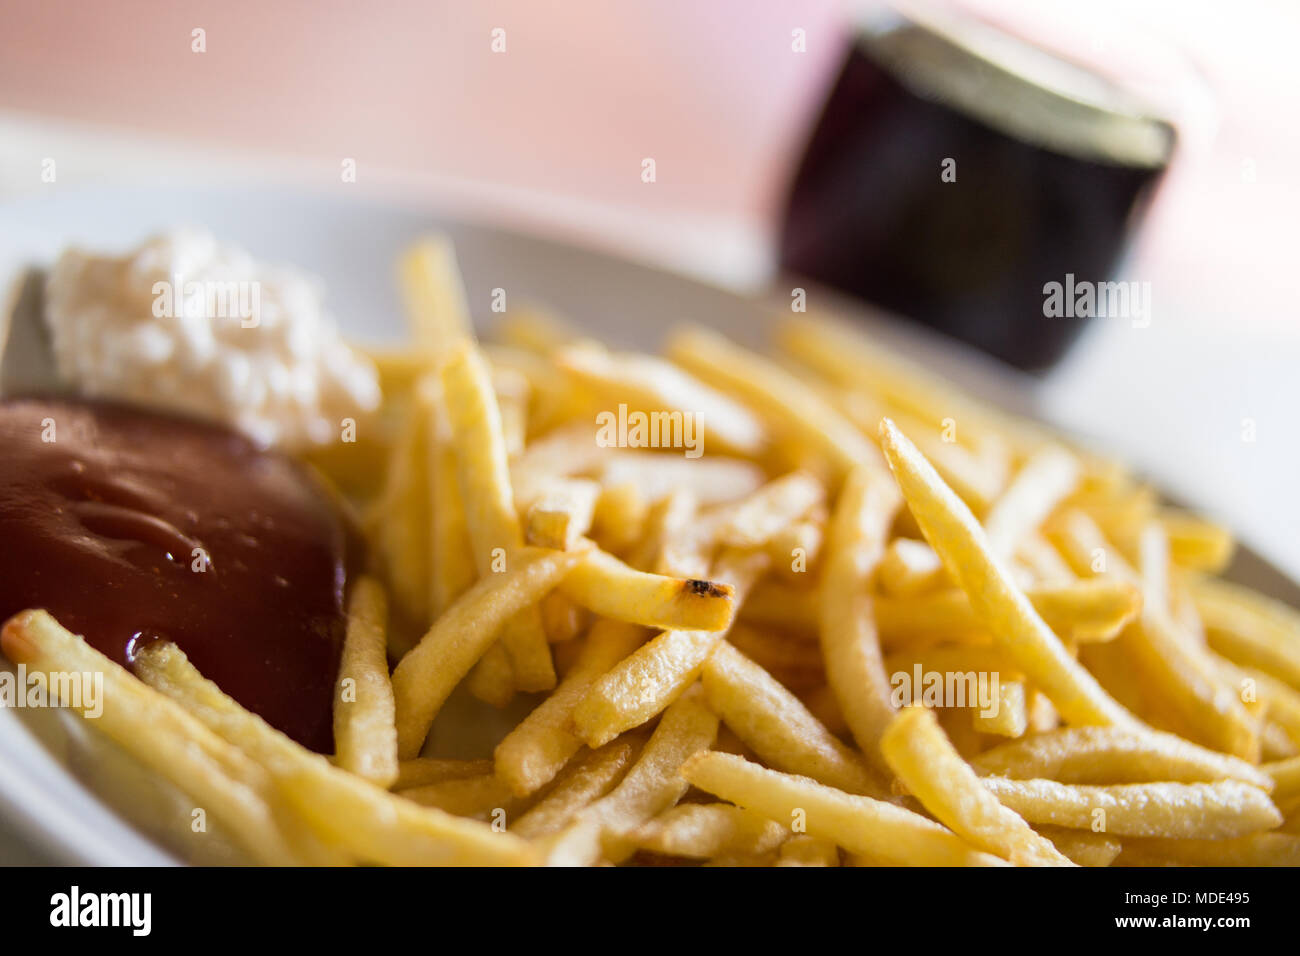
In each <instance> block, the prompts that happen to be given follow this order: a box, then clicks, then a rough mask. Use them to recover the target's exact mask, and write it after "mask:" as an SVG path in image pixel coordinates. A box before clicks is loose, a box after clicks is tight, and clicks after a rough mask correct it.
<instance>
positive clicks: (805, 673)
mask: <svg viewBox="0 0 1300 956" xmlns="http://www.w3.org/2000/svg"><path fill="white" fill-rule="evenodd" d="M727 641H728V642H729V643H730V644H731V646H732V647H734V648H736V650H738V651H740V652H741V653H742V654H744V655H745V656H746V657H748V658H749V659H750V660H752V661H754V663H756V664H758V665H759V666H760V667H762V668H763V669H764V670H765V671H768V672H769V673H771V674H772V675H773V676H775V677H777V678H779V679H780V680H781V683H783V684H785V685H786V686H787V687H789V686H791V685H790V682H791V681H794V683H795V684H796V685H797V686H798V687H799V688H804V687H811V686H816V685H820V684H824V683H826V669H825V667H823V666H822V657H821V654H819V653H818V650H817V648H816V647H815V646H813V645H812V644H810V643H809V642H808V641H804V640H801V639H797V638H791V637H790V636H788V635H786V634H781V633H779V632H777V631H766V630H760V629H758V628H755V627H751V626H750V625H748V624H733V625H732V627H731V630H729V631H728V632H727Z"/></svg>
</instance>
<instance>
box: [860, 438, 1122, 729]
mask: <svg viewBox="0 0 1300 956" xmlns="http://www.w3.org/2000/svg"><path fill="white" fill-rule="evenodd" d="M881 446H882V448H883V449H884V451H885V457H886V458H887V459H888V461H889V466H890V468H891V469H892V470H893V472H894V476H895V478H897V479H898V483H899V486H900V487H901V488H902V491H903V495H904V497H905V498H906V499H907V501H908V504H909V505H910V506H911V508H912V513H913V514H914V515H916V520H917V522H918V523H919V524H920V525H921V529H922V531H923V532H924V533H925V536H926V540H928V541H929V542H930V546H931V547H932V548H934V550H935V551H936V552H937V553H938V555H939V556H940V557H941V558H942V559H943V562H944V566H945V567H947V569H948V573H949V574H950V575H952V577H953V578H954V579H955V580H956V581H957V582H958V583H959V584H960V585H961V588H962V590H964V591H965V592H966V596H967V598H969V599H970V603H971V607H972V608H973V609H974V611H975V615H976V617H977V618H978V619H979V620H980V621H981V622H982V623H983V624H984V625H985V626H986V627H987V628H988V629H989V631H991V632H992V633H993V635H994V637H995V639H996V640H997V641H998V643H999V644H1000V645H1001V646H1003V647H1004V648H1005V649H1006V651H1007V653H1008V655H1009V656H1011V658H1012V659H1013V660H1014V661H1015V662H1016V663H1017V665H1018V666H1019V667H1020V668H1021V669H1022V670H1023V671H1024V673H1025V674H1026V675H1027V676H1028V677H1029V678H1030V679H1032V680H1033V681H1034V683H1035V684H1037V685H1038V686H1039V687H1040V688H1042V690H1043V691H1044V692H1045V693H1046V694H1047V695H1048V697H1050V698H1051V700H1052V703H1053V704H1055V705H1056V709H1057V710H1059V711H1060V712H1061V715H1062V716H1063V717H1065V718H1066V719H1067V720H1069V721H1072V722H1075V723H1080V724H1101V725H1115V726H1121V727H1132V726H1134V725H1135V719H1134V718H1133V716H1132V715H1131V714H1130V713H1128V712H1127V711H1126V710H1124V708H1123V707H1121V706H1120V705H1119V704H1118V703H1116V702H1115V701H1114V700H1113V699H1112V698H1111V697H1110V695H1108V694H1107V693H1106V692H1105V691H1104V690H1102V688H1101V685H1100V684H1098V683H1097V681H1096V679H1095V678H1094V677H1093V676H1092V675H1091V674H1089V673H1088V672H1087V671H1086V670H1084V669H1083V668H1082V667H1080V666H1079V664H1078V663H1077V662H1076V661H1074V659H1073V658H1071V657H1070V656H1069V655H1068V654H1067V653H1066V652H1065V649H1064V647H1063V646H1062V644H1061V642H1060V640H1059V639H1058V638H1057V636H1056V635H1055V634H1053V633H1052V631H1051V629H1050V628H1048V626H1047V625H1046V624H1044V623H1043V619H1042V618H1041V617H1040V616H1039V615H1038V612H1036V611H1035V610H1034V608H1033V605H1031V604H1030V603H1029V600H1028V599H1027V598H1026V597H1025V596H1024V594H1023V593H1021V592H1020V590H1019V589H1018V588H1017V587H1016V586H1015V585H1014V584H1013V583H1012V582H1011V580H1010V578H1009V577H1008V575H1007V572H1006V570H1005V568H1004V567H1003V566H1002V564H1001V562H999V561H998V560H997V558H996V557H995V556H994V555H993V554H992V553H991V551H990V550H989V545H988V541H987V538H986V536H985V534H984V532H983V530H982V529H981V528H980V526H979V524H978V523H977V522H976V521H975V518H974V516H973V515H972V514H971V513H970V510H969V509H968V508H967V507H966V506H965V505H963V504H962V503H961V501H959V500H958V499H957V496H956V495H954V494H953V493H952V491H951V490H950V489H949V488H947V487H946V486H945V485H944V484H943V482H942V481H941V480H940V478H939V476H938V475H937V474H935V472H934V469H933V468H932V467H930V465H929V464H928V463H927V462H926V461H925V459H924V458H922V457H921V454H920V452H918V451H917V450H916V447H915V446H914V445H912V444H911V443H910V442H909V441H908V440H907V439H906V438H905V437H904V436H903V434H902V433H901V432H899V431H898V429H897V428H896V427H895V426H894V424H893V423H892V422H890V421H889V420H888V419H886V420H884V421H883V422H881Z"/></svg>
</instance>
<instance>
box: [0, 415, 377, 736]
mask: <svg viewBox="0 0 1300 956" xmlns="http://www.w3.org/2000/svg"><path fill="white" fill-rule="evenodd" d="M51 437H52V438H53V439H54V440H53V441H49V440H48V439H49V438H51ZM357 554H358V549H357V547H356V545H355V536H354V535H353V534H352V533H351V529H350V528H349V526H348V525H347V523H346V522H345V520H344V519H343V518H342V516H341V515H340V514H339V512H338V510H337V509H336V508H335V507H334V505H333V503H332V502H331V501H330V499H329V497H328V495H327V494H326V492H325V491H324V489H322V488H321V487H320V486H319V484H318V483H317V482H315V481H314V480H313V479H312V477H311V476H310V474H309V473H308V472H307V471H306V470H305V469H304V468H302V467H301V466H300V465H298V464H297V463H296V462H294V461H292V460H291V459H289V458H288V457H286V456H284V455H282V454H280V453H277V452H273V451H267V450H264V449H262V448H259V447H258V446H257V445H255V444H254V443H253V442H251V441H249V440H248V439H246V438H244V437H243V436H241V435H239V434H237V433H235V432H233V431H230V430H228V429H226V428H224V427H222V426H219V425H210V424H206V423H202V422H197V421H193V420H190V419H186V418H177V417H173V416H170V415H164V414H158V413H155V412H148V411H141V410H138V409H131V408H126V407H122V406H115V405H106V404H99V403H88V402H80V401H67V400H62V399H58V400H50V399H20V400H14V401H7V402H0V620H4V619H6V618H8V617H10V616H11V615H12V614H15V613H17V612H18V611H22V610H25V609H27V608H44V609H45V610H47V611H49V612H50V613H51V614H52V615H54V617H55V618H56V619H57V620H58V621H59V622H60V623H61V624H62V625H63V626H64V627H66V628H68V629H69V630H70V631H73V632H74V633H78V634H81V635H83V636H84V637H85V638H86V640H87V641H89V642H90V643H91V644H92V645H93V646H94V647H96V648H98V649H99V650H100V651H102V652H103V653H104V654H106V655H108V656H109V657H111V658H112V659H113V660H115V661H117V662H118V663H120V664H123V665H126V666H128V667H129V666H130V665H131V662H132V657H133V655H134V653H135V651H136V649H137V648H139V647H141V646H143V644H145V643H147V642H149V641H153V640H159V639H165V640H170V641H174V642H175V643H176V644H177V645H178V646H179V647H180V648H181V649H182V650H183V651H185V653H186V654H187V655H188V656H189V658H190V660H191V661H192V662H193V664H194V665H195V666H196V667H197V668H198V669H199V670H200V671H202V673H203V674H204V675H205V676H206V677H208V678H210V679H211V680H213V681H214V682H216V684H217V685H218V686H219V687H221V688H222V690H224V691H226V692H227V693H228V694H230V695H231V696H232V697H234V698H235V699H236V700H238V701H239V702H240V703H241V704H243V705H244V706H245V707H247V708H249V709H250V710H252V711H254V712H255V713H257V714H260V715H261V716H262V717H263V718H265V719H266V720H267V722H268V723H270V724H271V725H272V726H274V727H276V728H278V729H279V730H282V731H284V732H285V733H286V734H288V735H289V736H290V737H293V738H294V739H295V740H297V741H299V742H300V743H302V744H304V745H305V746H308V747H310V748H312V749H313V750H316V751H319V752H322V753H326V752H330V751H331V750H332V749H333V736H332V726H331V721H332V718H331V713H332V711H331V706H332V698H333V691H334V681H335V678H336V676H337V674H338V667H339V656H340V652H341V649H342V644H343V633H344V626H345V618H344V591H345V586H346V583H347V571H348V568H349V567H350V566H351V562H352V559H353V558H354V557H356V556H357ZM204 555H206V556H207V559H208V563H207V566H206V570H202V571H199V570H195V569H196V568H198V567H202V566H204V565H203V561H204Z"/></svg>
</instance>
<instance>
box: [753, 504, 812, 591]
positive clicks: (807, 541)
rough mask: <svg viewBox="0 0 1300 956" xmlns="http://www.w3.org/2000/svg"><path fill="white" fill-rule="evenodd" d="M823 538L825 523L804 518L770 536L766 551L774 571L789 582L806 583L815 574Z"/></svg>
mask: <svg viewBox="0 0 1300 956" xmlns="http://www.w3.org/2000/svg"><path fill="white" fill-rule="evenodd" d="M824 539H825V532H824V528H823V523H822V522H821V521H819V520H808V519H804V520H802V521H796V522H794V523H793V524H789V525H787V526H786V527H784V528H782V529H781V530H780V531H778V532H776V534H774V535H772V537H771V538H769V539H768V542H767V545H766V548H765V550H766V551H767V556H768V557H769V558H770V559H771V561H772V570H773V571H774V572H776V573H777V574H780V575H781V576H782V577H784V578H785V579H786V580H787V581H790V582H797V583H803V582H804V581H805V580H807V579H808V578H810V577H815V576H816V575H817V572H818V570H819V568H820V559H821V553H822V545H823V543H824Z"/></svg>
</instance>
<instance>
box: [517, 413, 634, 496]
mask: <svg viewBox="0 0 1300 956" xmlns="http://www.w3.org/2000/svg"><path fill="white" fill-rule="evenodd" d="M609 455H610V452H609V450H608V449H605V448H601V447H600V446H599V445H597V444H596V433H595V428H594V426H592V425H590V424H587V423H585V422H574V423H572V424H566V425H563V426H561V427H558V428H555V429H552V430H551V431H549V432H547V433H546V434H545V435H543V436H542V437H541V438H538V439H537V440H536V441H533V442H531V443H530V444H529V445H528V447H527V448H525V449H524V450H523V452H521V453H520V454H519V455H518V456H517V457H516V458H515V460H514V461H512V462H511V463H510V486H511V489H512V491H513V492H514V498H515V500H517V501H519V502H521V503H523V504H527V503H529V502H532V501H535V500H537V497H538V495H540V494H541V493H542V492H543V491H545V490H546V488H547V487H548V486H549V485H550V483H551V482H553V481H555V480H557V479H560V478H570V477H572V476H574V475H577V474H579V473H580V472H585V471H590V470H591V469H594V468H595V467H596V466H597V465H599V464H601V463H602V462H603V461H605V460H606V459H608V457H609Z"/></svg>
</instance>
